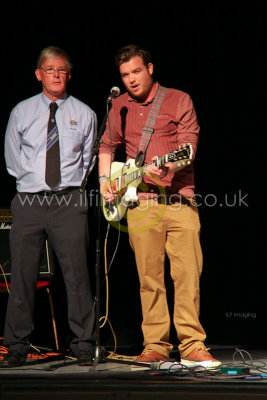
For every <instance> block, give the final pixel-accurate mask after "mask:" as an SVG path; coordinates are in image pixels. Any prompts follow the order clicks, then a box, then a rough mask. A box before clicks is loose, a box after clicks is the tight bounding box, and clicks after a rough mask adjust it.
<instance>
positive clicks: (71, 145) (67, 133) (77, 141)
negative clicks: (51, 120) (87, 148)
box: [60, 128, 85, 158]
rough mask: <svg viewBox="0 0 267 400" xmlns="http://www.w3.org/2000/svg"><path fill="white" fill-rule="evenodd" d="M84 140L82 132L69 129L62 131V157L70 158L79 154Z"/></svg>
mask: <svg viewBox="0 0 267 400" xmlns="http://www.w3.org/2000/svg"><path fill="white" fill-rule="evenodd" d="M84 139H85V137H84V134H83V132H82V131H79V130H77V129H75V130H74V129H70V128H65V129H63V130H62V133H61V140H60V146H61V148H62V153H63V155H64V156H65V157H67V158H70V157H71V158H72V157H74V156H75V155H77V153H79V152H81V150H82V146H83V142H84Z"/></svg>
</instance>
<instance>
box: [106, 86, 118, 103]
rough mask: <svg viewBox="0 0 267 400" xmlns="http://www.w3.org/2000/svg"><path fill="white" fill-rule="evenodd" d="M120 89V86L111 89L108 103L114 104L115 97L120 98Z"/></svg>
mask: <svg viewBox="0 0 267 400" xmlns="http://www.w3.org/2000/svg"><path fill="white" fill-rule="evenodd" d="M120 92H121V91H120V88H118V86H113V87H112V88H111V89H110V94H109V96H108V98H107V103H108V104H109V103H111V102H112V100H113V99H114V98H115V97H117V96H119V95H120Z"/></svg>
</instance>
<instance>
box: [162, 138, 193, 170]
mask: <svg viewBox="0 0 267 400" xmlns="http://www.w3.org/2000/svg"><path fill="white" fill-rule="evenodd" d="M192 156H193V149H192V145H191V143H187V144H183V145H181V146H179V147H178V148H177V150H174V151H173V152H171V153H169V154H168V161H169V162H176V161H177V166H178V167H182V166H184V165H189V164H190V163H191V160H192Z"/></svg>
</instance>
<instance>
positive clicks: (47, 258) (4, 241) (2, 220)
mask: <svg viewBox="0 0 267 400" xmlns="http://www.w3.org/2000/svg"><path fill="white" fill-rule="evenodd" d="M12 222H13V220H12V215H11V211H10V209H0V282H3V281H4V274H5V277H6V279H7V281H10V277H11V260H10V249H9V232H10V229H11V226H12ZM42 253H43V254H42V258H41V262H40V267H39V276H38V280H50V279H51V278H52V276H53V273H54V254H53V250H52V247H51V245H50V244H49V242H48V240H46V241H45V243H44V249H43V252H42Z"/></svg>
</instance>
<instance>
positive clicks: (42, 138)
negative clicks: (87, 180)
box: [5, 93, 97, 193]
mask: <svg viewBox="0 0 267 400" xmlns="http://www.w3.org/2000/svg"><path fill="white" fill-rule="evenodd" d="M56 102H57V105H58V110H57V112H56V122H57V127H58V131H59V147H60V165H61V182H60V183H59V184H58V185H57V186H56V187H55V188H53V190H62V189H65V188H67V187H69V186H80V184H81V182H82V179H83V177H84V174H85V172H86V169H87V166H88V163H89V158H90V154H91V149H92V146H93V144H94V141H95V137H96V132H97V120H96V114H95V112H94V111H93V110H92V109H91V108H90V107H89V106H87V105H86V104H84V103H83V102H81V101H80V100H78V99H76V98H75V97H72V96H67V95H65V97H64V98H61V99H59V100H57V101H56ZM50 103H51V100H50V99H48V97H46V96H45V94H44V93H40V94H38V95H36V96H33V97H31V98H29V99H27V100H24V101H22V102H20V103H18V104H17V105H16V107H14V108H13V110H12V112H11V114H10V118H9V121H8V125H7V130H6V136H5V159H6V165H7V170H8V172H9V173H10V174H11V175H13V176H14V177H16V182H17V190H18V192H29V193H36V192H40V191H42V190H51V188H50V187H49V186H48V185H47V184H46V182H45V164H46V141H47V124H48V119H49V113H50V110H49V104H50ZM94 163H95V157H94V160H93V162H92V166H91V169H92V168H93V166H94Z"/></svg>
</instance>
